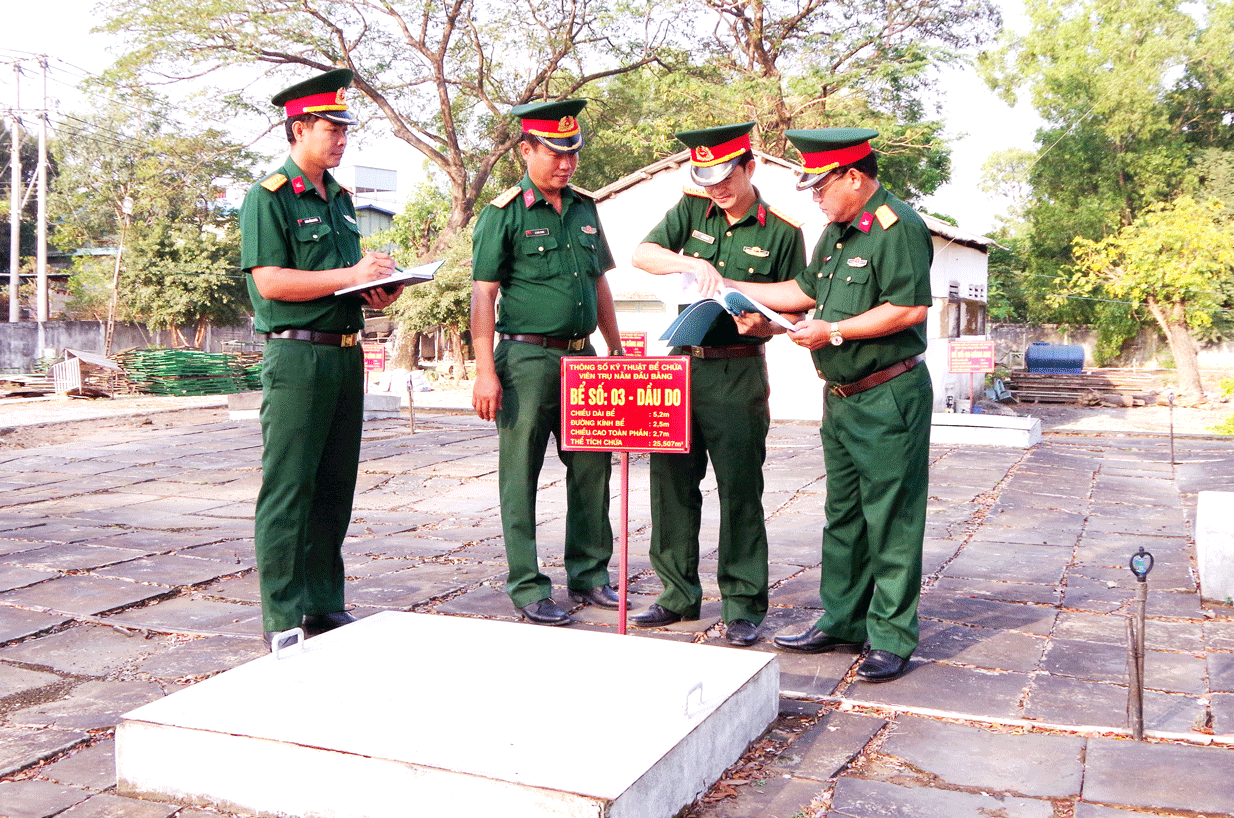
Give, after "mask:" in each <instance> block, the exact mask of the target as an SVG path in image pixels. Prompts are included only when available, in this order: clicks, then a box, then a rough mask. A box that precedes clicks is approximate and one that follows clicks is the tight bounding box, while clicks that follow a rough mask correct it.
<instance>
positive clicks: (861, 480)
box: [815, 364, 934, 658]
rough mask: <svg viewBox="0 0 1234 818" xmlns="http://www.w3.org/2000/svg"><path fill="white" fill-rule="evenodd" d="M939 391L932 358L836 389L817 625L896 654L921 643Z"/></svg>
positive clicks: (829, 411)
mask: <svg viewBox="0 0 1234 818" xmlns="http://www.w3.org/2000/svg"><path fill="white" fill-rule="evenodd" d="M933 403H934V391H933V387H932V386H931V384H930V373H929V372H928V371H927V370H926V367H925V365H924V364H918V365H917V366H916V367H914V368H913V369H912V370H910V371H909V372H906V373H904V374H903V375H900V376H899V377H897V378H893V379H892V380H890V381H888V382H887V383H885V384H882V385H881V386H876V387H874V388H873V389H869V390H867V391H865V392H860V393H858V394H856V395H853V396H852V397H848V398H841V397H838V396H836V395H833V394H831V393H830V392H828V393H827V399H826V409H825V413H824V415H823V423H822V428H821V429H820V433H821V436H822V441H823V456H824V460H825V462H826V467H827V501H826V512H827V525H826V528H824V530H823V564H822V578H821V580H820V583H819V594H820V595H821V596H822V600H823V608H824V609H825V611H826V613H824V614H823V616H822V618H821V619H819V620H818V622H817V624H816V625H815V627H817V628H818V629H819V630H822V631H825V632H826V633H828V634H830V635H831V636H835V637H837V638H839V639H845V640H850V641H853V642H861V641H863V640H865V639H866V638H868V639H869V640H870V647H871V648H873V649H875V650H885V651H889V652H891V653H894V654H895V655H897V656H901V657H905V658H907V657H908V656H910V655H912V652H913V650H915V649H916V647H917V640H918V623H917V603H918V601H919V600H920V598H921V549H922V543H923V541H924V538H925V514H926V488H927V484H928V479H929V465H930V413H931V412H932V410H933Z"/></svg>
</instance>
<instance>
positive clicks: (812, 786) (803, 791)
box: [702, 778, 823, 818]
mask: <svg viewBox="0 0 1234 818" xmlns="http://www.w3.org/2000/svg"><path fill="white" fill-rule="evenodd" d="M731 784H733V785H734V786H733V790H734V791H735V792H737V796H736V797H735V798H732V797H731V798H728V799H725V800H724V801H720V802H718V803H715V802H713V804H714V805H713V804H708V805H707V807H705V808H704V810H703V813H702V814H703V815H705V816H716V817H717V818H718V817H719V816H723V818H800V816H802V815H804V814H806V808H807V807H808V806H809V805H810V802H811V801H813V800H815V799H816V798H819V797H820V796H821V795H822V792H823V785H822V784H820V783H819V782H817V781H812V780H809V779H796V778H764V779H759V780H755V781H742V780H733V781H732V782H731ZM736 785H741V786H740V788H738V787H737V786H736Z"/></svg>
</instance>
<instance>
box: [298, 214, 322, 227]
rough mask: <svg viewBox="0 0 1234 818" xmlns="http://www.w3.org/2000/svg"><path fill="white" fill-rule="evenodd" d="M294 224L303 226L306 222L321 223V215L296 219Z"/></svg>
mask: <svg viewBox="0 0 1234 818" xmlns="http://www.w3.org/2000/svg"><path fill="white" fill-rule="evenodd" d="M296 224H298V225H300V226H301V227H303V226H304V225H306V224H321V217H320V216H311V217H309V218H307V219H296Z"/></svg>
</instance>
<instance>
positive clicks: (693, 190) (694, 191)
mask: <svg viewBox="0 0 1234 818" xmlns="http://www.w3.org/2000/svg"><path fill="white" fill-rule="evenodd" d="M681 192H682V193H684V194H686V195H687V196H700V197H702V198H704V199H709V198H711V197H709V196H708V195H707V191H705V190H703V189H702V188H701V187H693V186H691V185H685V186H684V187H682V188H681Z"/></svg>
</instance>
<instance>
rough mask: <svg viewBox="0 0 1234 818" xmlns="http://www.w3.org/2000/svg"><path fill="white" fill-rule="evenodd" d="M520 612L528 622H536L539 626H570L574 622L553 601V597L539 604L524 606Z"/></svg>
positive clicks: (546, 598)
mask: <svg viewBox="0 0 1234 818" xmlns="http://www.w3.org/2000/svg"><path fill="white" fill-rule="evenodd" d="M518 611H519V613H521V614H522V615H523V616H524V617H525V618H526V619H527V620H528V621H530V622H534V623H535V624H537V625H569V624H571V623H572V622H574V620H573V619H571V618H570V615H569V614H568V613H566V612H565V611H563V610H562V609H561V606H560V605H558V604H557V603H556V602H554V601H553V598H552V597H551V596H550V597H545V598H544V599H541V600H540V601H539V602H533V603H531V604H530V605H524V606H523V607H521V608H519V609H518Z"/></svg>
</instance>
